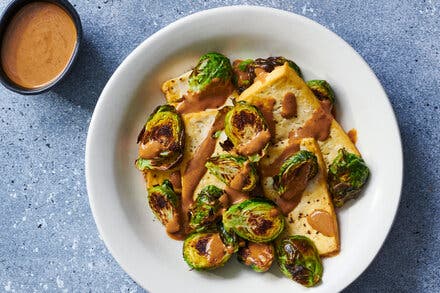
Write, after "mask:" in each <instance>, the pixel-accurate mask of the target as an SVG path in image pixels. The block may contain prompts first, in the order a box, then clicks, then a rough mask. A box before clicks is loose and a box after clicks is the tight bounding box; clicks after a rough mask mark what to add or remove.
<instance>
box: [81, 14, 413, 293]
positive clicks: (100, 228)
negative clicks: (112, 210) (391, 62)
mask: <svg viewBox="0 0 440 293" xmlns="http://www.w3.org/2000/svg"><path fill="white" fill-rule="evenodd" d="M240 10H242V11H243V12H249V10H252V11H257V12H258V11H260V12H267V13H273V14H282V15H284V16H286V17H292V16H293V17H297V18H299V19H300V20H301V21H303V22H305V23H308V24H309V25H313V26H315V27H319V28H320V29H322V30H324V31H325V32H326V33H329V34H331V35H332V37H333V38H335V39H338V40H339V41H340V42H342V44H344V45H345V46H346V47H347V48H348V49H349V50H350V51H351V52H352V53H353V54H354V55H355V56H356V57H357V58H358V59H359V60H360V61H361V62H362V63H363V65H364V66H365V68H366V69H368V71H369V73H370V74H371V77H372V78H374V80H375V82H376V83H377V85H378V86H379V87H380V89H381V91H382V92H383V94H384V95H385V97H386V105H387V107H388V108H389V109H388V110H390V114H391V117H390V118H392V121H393V122H394V125H393V126H395V127H396V130H397V131H396V143H397V146H398V147H399V148H398V151H399V153H398V156H399V161H398V162H396V167H397V169H400V172H398V171H399V170H397V169H396V174H395V175H396V176H397V180H396V183H398V185H396V186H395V190H396V192H398V193H397V197H396V198H395V201H394V206H392V207H391V208H392V210H393V215H392V219H390V221H388V222H387V223H386V225H385V228H386V229H385V230H386V232H385V234H384V237H383V239H381V241H380V242H381V244H380V245H379V246H378V247H377V249H376V251H375V252H374V253H372V254H371V255H369V257H368V261H366V262H365V265H364V266H363V267H362V268H361V269H358V270H357V271H356V272H355V273H354V274H353V276H352V279H351V281H349V282H346V283H345V284H343V285H342V286H339V288H338V291H342V290H343V289H344V288H346V287H348V286H349V285H350V284H351V283H353V282H354V281H355V280H357V279H358V278H359V276H360V275H361V274H362V273H363V272H364V271H365V270H366V269H367V268H368V267H369V266H370V265H371V263H372V262H373V260H374V259H375V258H376V257H377V255H378V253H379V251H380V250H381V249H382V247H383V245H384V243H385V241H386V240H387V238H388V235H389V233H390V231H391V228H392V226H393V224H394V222H395V219H396V215H397V212H398V208H399V205H400V201H401V193H402V185H403V170H404V169H403V149H402V139H401V134H400V129H399V124H398V121H397V118H396V115H395V113H394V110H393V107H392V104H391V102H390V100H389V98H388V95H387V94H386V91H385V90H384V88H383V86H382V84H381V83H380V81H379V79H378V78H377V76H376V74H375V73H374V71H373V70H372V69H371V67H370V66H369V65H368V63H367V62H366V61H365V60H364V58H363V57H362V56H361V55H360V54H359V53H358V52H357V51H356V50H355V49H354V48H353V47H352V46H351V45H350V44H349V43H347V42H346V41H345V40H344V39H342V38H341V37H340V36H339V35H337V34H336V33H334V32H333V31H331V30H330V29H328V28H326V27H325V26H323V25H321V24H320V23H318V22H316V21H314V20H311V19H309V18H307V17H305V16H303V15H299V14H296V13H294V12H290V11H286V10H282V9H277V8H272V7H266V6H255V5H232V6H223V7H217V8H211V9H207V10H202V11H199V12H196V13H193V14H190V15H187V16H185V17H182V18H180V19H177V20H176V21H174V22H172V23H170V24H168V25H166V26H165V27H163V28H162V29H160V30H158V31H157V32H155V33H153V34H152V35H151V36H149V37H148V38H146V39H145V40H144V41H143V42H141V43H140V44H139V45H138V46H137V47H136V48H135V49H134V50H133V51H131V53H130V54H129V55H128V56H127V57H126V58H125V59H124V60H123V61H122V63H121V64H120V65H119V66H118V67H117V69H116V70H115V71H114V73H113V74H112V76H111V77H110V79H109V80H108V82H107V84H106V85H105V87H104V89H103V91H102V93H101V95H100V97H99V99H98V102H97V104H96V107H95V110H94V112H93V115H92V118H91V121H90V124H89V128H88V135H87V141H86V149H85V174H86V186H87V191H88V197H89V204H90V207H91V211H92V215H93V217H94V220H95V223H96V226H97V229H98V232H99V234H100V235H101V237H102V240H103V241H104V243H105V245H106V247H107V249H108V250H109V252H110V254H111V255H112V256H113V258H114V259H115V260H116V262H117V263H118V264H119V265H120V266H121V268H122V269H123V270H124V271H125V273H127V274H128V275H129V276H130V277H131V278H132V279H133V280H134V281H135V282H136V283H137V284H138V285H139V286H141V287H143V285H141V284H142V283H143V282H141V281H140V280H139V279H138V278H137V277H135V276H134V273H132V272H131V270H130V269H129V268H128V264H127V265H126V264H125V263H123V261H122V259H119V256H117V254H116V253H115V251H114V249H113V247H112V245H111V243H110V242H109V241H106V239H107V237H108V236H107V235H106V233H105V232H104V228H103V226H104V223H103V222H102V221H101V219H100V218H99V217H98V216H97V210H96V209H97V207H96V203H95V201H94V198H93V195H91V194H90V190H91V189H92V183H91V173H90V172H91V171H90V165H89V164H90V161H91V151H90V149H91V148H92V144H91V142H92V137H93V136H95V132H96V123H97V120H98V118H97V116H98V115H97V114H96V113H98V112H100V111H101V109H102V108H103V106H104V103H105V100H106V96H107V98H108V96H109V88H110V85H111V84H112V83H113V82H114V81H115V80H116V79H117V77H118V75H119V74H120V73H121V72H123V71H124V70H125V69H126V66H127V65H128V64H129V63H131V62H132V59H135V58H136V56H137V55H138V54H139V53H140V52H142V51H143V50H144V48H145V47H148V46H149V45H150V44H151V43H154V42H155V41H156V39H158V38H159V37H160V36H161V35H162V34H165V33H166V32H168V31H171V30H173V29H175V28H177V27H179V26H181V25H184V24H186V23H188V22H193V21H197V18H199V17H204V16H206V15H209V14H218V13H228V12H232V11H234V12H236V11H240ZM396 151H397V149H396ZM143 288H144V289H147V290H148V288H145V287H143Z"/></svg>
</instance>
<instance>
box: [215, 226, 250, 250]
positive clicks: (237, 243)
mask: <svg viewBox="0 0 440 293" xmlns="http://www.w3.org/2000/svg"><path fill="white" fill-rule="evenodd" d="M217 230H218V231H219V233H220V237H221V239H222V241H223V243H224V244H225V245H226V247H227V248H228V251H229V252H230V253H235V252H237V251H238V249H239V248H240V247H241V246H244V240H243V239H241V238H240V237H238V235H237V234H236V233H235V232H234V231H233V230H230V231H226V229H225V227H224V226H223V223H222V222H218V223H217Z"/></svg>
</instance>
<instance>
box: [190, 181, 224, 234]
mask: <svg viewBox="0 0 440 293" xmlns="http://www.w3.org/2000/svg"><path fill="white" fill-rule="evenodd" d="M222 195H223V190H221V189H220V188H218V187H216V186H214V185H208V186H206V187H204V188H203V189H202V191H200V193H199V195H198V196H197V199H196V202H195V203H194V205H193V206H192V207H191V209H190V210H189V217H190V220H189V226H190V227H191V229H193V230H196V231H200V230H203V229H205V228H206V227H209V226H210V225H212V224H214V223H215V222H216V221H217V220H218V219H219V218H220V217H221V209H222V207H223V206H222V204H221V202H220V201H219V198H220V197H221V196H222Z"/></svg>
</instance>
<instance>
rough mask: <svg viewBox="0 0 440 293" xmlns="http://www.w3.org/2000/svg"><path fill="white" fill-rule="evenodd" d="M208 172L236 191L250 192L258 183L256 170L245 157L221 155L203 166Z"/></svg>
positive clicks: (212, 158)
mask: <svg viewBox="0 0 440 293" xmlns="http://www.w3.org/2000/svg"><path fill="white" fill-rule="evenodd" d="M205 166H206V168H208V171H209V172H210V173H211V174H213V175H214V176H216V177H217V178H218V179H219V180H221V181H222V182H223V183H225V184H226V185H228V186H230V187H231V188H232V189H235V190H238V191H250V190H252V189H253V188H254V187H255V184H257V181H258V175H257V170H256V169H255V167H254V165H253V164H252V163H251V162H249V161H248V160H247V159H246V158H245V157H241V156H233V155H230V154H221V155H219V156H215V157H211V158H210V159H209V160H208V161H207V162H206V164H205Z"/></svg>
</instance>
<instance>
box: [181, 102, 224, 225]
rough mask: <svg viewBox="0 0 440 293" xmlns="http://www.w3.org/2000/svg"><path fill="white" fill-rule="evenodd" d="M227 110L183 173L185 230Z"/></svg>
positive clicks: (221, 113) (217, 120)
mask: <svg viewBox="0 0 440 293" xmlns="http://www.w3.org/2000/svg"><path fill="white" fill-rule="evenodd" d="M227 110H228V109H227V108H223V109H220V110H219V112H218V114H217V116H216V117H215V121H214V123H213V125H212V127H211V129H210V130H209V132H208V136H207V137H206V138H205V139H204V140H203V142H202V143H201V144H200V146H199V147H198V148H197V150H196V151H195V153H194V156H193V157H192V158H191V160H190V161H189V162H188V164H187V166H186V168H185V171H184V173H183V177H182V180H183V181H184V182H183V183H184V184H182V218H183V219H182V220H183V222H184V227H186V228H185V229H187V228H188V211H189V209H190V207H191V205H192V204H193V202H194V190H195V189H196V187H197V185H198V184H199V182H200V180H201V179H202V177H203V175H204V174H205V173H206V167H205V163H206V162H207V161H208V159H209V158H210V157H211V155H212V153H213V152H214V149H215V143H216V138H215V137H214V135H215V133H216V132H217V131H219V130H222V129H223V128H224V125H225V115H226V112H227Z"/></svg>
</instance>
